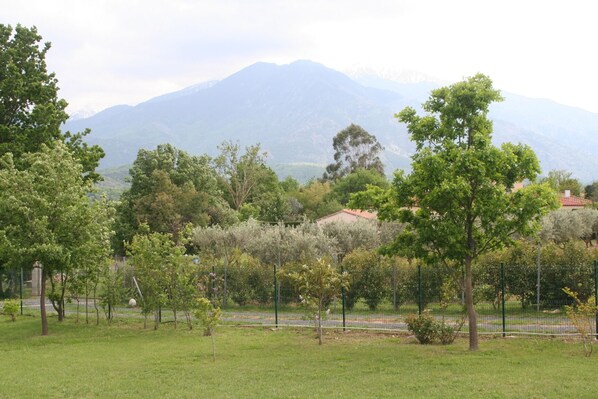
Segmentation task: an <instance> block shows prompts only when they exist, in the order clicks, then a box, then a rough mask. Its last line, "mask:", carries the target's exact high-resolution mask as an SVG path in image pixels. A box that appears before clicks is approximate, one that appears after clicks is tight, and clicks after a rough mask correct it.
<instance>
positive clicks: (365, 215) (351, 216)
mask: <svg viewBox="0 0 598 399" xmlns="http://www.w3.org/2000/svg"><path fill="white" fill-rule="evenodd" d="M358 220H372V221H376V220H378V216H377V215H376V214H375V213H373V212H366V211H354V210H352V209H341V210H340V211H338V212H334V213H332V214H330V215H326V216H323V217H321V218H319V219H317V220H316V223H317V225H318V226H321V225H323V224H326V223H332V222H356V221H358Z"/></svg>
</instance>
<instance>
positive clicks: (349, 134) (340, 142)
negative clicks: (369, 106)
mask: <svg viewBox="0 0 598 399" xmlns="http://www.w3.org/2000/svg"><path fill="white" fill-rule="evenodd" d="M332 147H333V148H334V163H331V164H330V165H328V166H327V167H326V172H325V173H324V180H337V179H339V178H341V177H343V176H345V175H348V174H349V173H352V172H355V171H356V170H357V169H359V168H362V169H368V170H372V171H375V172H377V173H379V174H381V175H382V176H384V164H383V163H382V161H381V160H380V157H379V156H378V154H379V153H380V152H381V151H382V150H384V148H383V147H382V146H381V145H380V143H379V142H378V140H377V139H376V137H375V136H373V135H371V134H369V133H368V132H367V131H365V130H364V129H363V128H362V127H361V126H359V125H355V124H351V125H349V126H348V127H346V128H345V129H343V130H341V131H340V132H338V133H337V134H336V136H334V138H333V139H332Z"/></svg>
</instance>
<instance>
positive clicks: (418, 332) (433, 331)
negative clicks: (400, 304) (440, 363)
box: [405, 310, 439, 345]
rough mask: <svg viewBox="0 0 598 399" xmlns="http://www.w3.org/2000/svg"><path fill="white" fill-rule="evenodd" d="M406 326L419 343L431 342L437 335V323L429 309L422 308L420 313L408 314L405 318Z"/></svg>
mask: <svg viewBox="0 0 598 399" xmlns="http://www.w3.org/2000/svg"><path fill="white" fill-rule="evenodd" d="M405 322H406V323H407V328H408V329H409V331H411V332H412V333H413V334H415V338H417V340H418V341H419V343H420V344H422V345H426V344H431V343H432V342H434V341H435V340H436V338H437V337H438V328H439V324H438V322H437V321H436V320H434V317H432V316H431V315H430V312H429V310H424V311H423V312H422V314H420V315H414V314H410V315H408V316H407V318H405Z"/></svg>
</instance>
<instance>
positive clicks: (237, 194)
mask: <svg viewBox="0 0 598 399" xmlns="http://www.w3.org/2000/svg"><path fill="white" fill-rule="evenodd" d="M218 149H219V150H220V155H219V156H218V157H216V159H215V160H214V166H215V168H216V171H217V173H218V175H219V177H220V179H219V181H220V185H221V187H222V188H223V191H224V192H225V196H226V197H227V199H228V201H229V203H230V205H231V207H232V208H233V209H236V210H239V209H240V208H241V206H242V205H243V204H245V203H246V202H253V200H255V199H256V198H257V197H259V195H260V194H263V193H267V192H269V191H276V189H277V188H278V178H277V177H276V174H275V173H274V171H273V170H272V169H270V168H269V167H268V166H267V165H266V153H265V152H262V150H261V148H260V145H259V144H258V145H252V146H248V147H245V152H244V153H242V154H241V147H240V145H239V144H238V143H233V142H231V141H225V142H223V143H222V144H221V145H220V146H218Z"/></svg>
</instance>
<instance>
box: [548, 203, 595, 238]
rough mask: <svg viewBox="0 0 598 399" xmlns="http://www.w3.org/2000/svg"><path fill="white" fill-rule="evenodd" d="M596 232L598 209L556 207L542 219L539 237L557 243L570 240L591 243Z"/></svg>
mask: <svg viewBox="0 0 598 399" xmlns="http://www.w3.org/2000/svg"><path fill="white" fill-rule="evenodd" d="M597 232H598V210H596V209H590V208H584V209H579V210H576V211H575V212H572V211H570V210H567V209H562V208H561V209H558V210H556V211H554V212H551V213H549V214H548V215H546V216H545V217H544V218H543V219H542V230H541V231H540V237H541V238H542V239H543V240H544V241H554V242H555V243H557V244H561V245H563V244H564V243H566V242H568V241H572V240H583V241H584V242H585V243H586V244H590V245H591V239H592V237H593V235H594V234H596V233H597Z"/></svg>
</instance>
